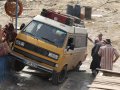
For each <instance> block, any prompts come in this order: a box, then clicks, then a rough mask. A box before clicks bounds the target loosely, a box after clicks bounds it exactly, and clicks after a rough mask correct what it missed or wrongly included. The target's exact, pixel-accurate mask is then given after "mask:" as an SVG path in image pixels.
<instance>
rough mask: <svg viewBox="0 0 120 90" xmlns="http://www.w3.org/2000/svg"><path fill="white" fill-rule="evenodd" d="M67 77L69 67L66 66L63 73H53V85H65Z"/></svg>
mask: <svg viewBox="0 0 120 90" xmlns="http://www.w3.org/2000/svg"><path fill="white" fill-rule="evenodd" d="M66 77H67V66H64V68H63V70H62V71H61V72H59V73H58V72H56V71H54V72H53V75H52V84H54V85H58V84H60V83H63V82H64V81H65V79H66Z"/></svg>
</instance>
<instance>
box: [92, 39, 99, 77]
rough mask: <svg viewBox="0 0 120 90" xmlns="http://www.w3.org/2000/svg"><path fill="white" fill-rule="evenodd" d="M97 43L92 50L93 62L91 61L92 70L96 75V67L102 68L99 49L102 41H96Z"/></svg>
mask: <svg viewBox="0 0 120 90" xmlns="http://www.w3.org/2000/svg"><path fill="white" fill-rule="evenodd" d="M95 42H96V44H95V46H94V47H93V48H92V52H91V56H92V59H93V60H92V62H91V65H90V69H91V71H92V74H93V75H94V76H95V75H96V74H97V73H98V71H97V70H96V68H100V60H101V57H100V56H99V55H98V51H99V48H100V46H101V43H99V42H98V41H95Z"/></svg>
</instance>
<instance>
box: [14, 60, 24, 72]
mask: <svg viewBox="0 0 120 90" xmlns="http://www.w3.org/2000/svg"><path fill="white" fill-rule="evenodd" d="M24 67H25V64H24V63H22V62H20V61H18V60H15V62H14V70H15V71H16V72H19V71H21V70H23V68H24Z"/></svg>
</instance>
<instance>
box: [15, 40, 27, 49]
mask: <svg viewBox="0 0 120 90" xmlns="http://www.w3.org/2000/svg"><path fill="white" fill-rule="evenodd" d="M15 44H17V45H19V46H22V47H24V45H25V42H23V41H20V40H16V41H15Z"/></svg>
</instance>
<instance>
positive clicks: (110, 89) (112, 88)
mask: <svg viewBox="0 0 120 90" xmlns="http://www.w3.org/2000/svg"><path fill="white" fill-rule="evenodd" d="M88 87H89V88H97V89H107V90H120V89H119V87H114V86H109V85H100V84H92V85H88Z"/></svg>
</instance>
